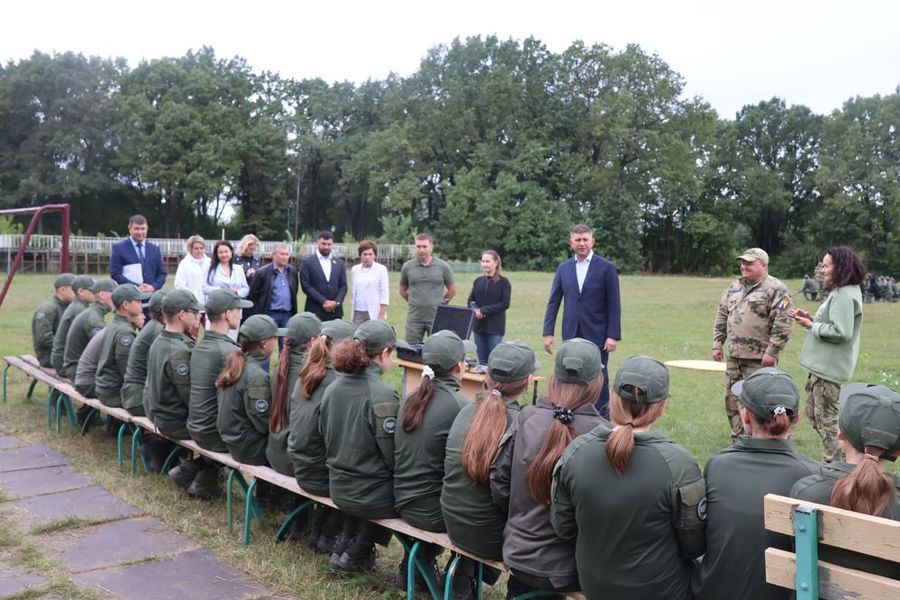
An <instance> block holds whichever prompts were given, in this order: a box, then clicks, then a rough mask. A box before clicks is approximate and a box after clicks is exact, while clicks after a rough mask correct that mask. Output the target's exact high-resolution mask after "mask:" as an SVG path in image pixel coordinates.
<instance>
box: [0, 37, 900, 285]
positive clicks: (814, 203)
mask: <svg viewBox="0 0 900 600" xmlns="http://www.w3.org/2000/svg"><path fill="white" fill-rule="evenodd" d="M684 85H685V81H684V79H683V78H682V77H681V76H680V75H679V74H678V73H676V72H675V71H674V70H672V68H671V67H669V65H667V64H666V63H665V61H664V60H663V59H662V58H661V57H659V56H657V55H653V54H647V53H646V52H644V51H643V50H642V49H641V48H640V47H638V46H635V45H630V46H627V47H626V48H624V49H622V50H618V51H617V50H614V49H613V48H611V47H610V46H607V45H604V44H596V45H586V44H584V43H582V42H577V41H576V42H574V43H573V44H572V45H571V46H570V47H569V48H567V49H566V50H565V51H563V52H560V53H554V52H551V51H549V50H548V49H547V48H546V46H545V45H544V44H542V43H541V42H540V41H539V40H537V39H534V38H528V39H525V40H512V39H510V40H505V41H503V40H500V39H498V38H496V37H471V38H467V39H465V40H461V39H456V40H454V41H453V42H452V43H451V44H449V45H438V46H435V47H433V48H432V49H430V50H429V51H428V53H427V54H426V56H425V57H424V58H423V59H422V61H421V63H420V65H419V68H418V70H417V71H416V72H415V73H413V74H412V75H410V76H409V77H400V76H398V75H395V74H391V75H389V76H388V77H386V78H385V79H383V80H369V81H366V82H365V83H362V84H358V85H357V84H353V83H348V82H337V83H327V82H325V81H323V80H321V79H304V80H301V81H295V80H292V79H288V78H284V77H280V76H278V75H277V74H273V73H271V72H267V71H263V72H255V71H254V70H253V69H251V67H250V66H249V65H248V64H247V62H246V61H245V60H244V59H242V58H240V57H234V58H228V59H225V58H220V57H217V56H216V54H215V52H214V50H213V49H212V48H207V47H204V48H201V49H200V50H198V51H196V52H194V51H191V52H188V53H187V54H185V55H184V56H181V57H171V58H162V59H158V60H150V61H144V62H141V63H140V64H138V65H137V66H135V67H133V68H131V67H129V65H128V64H127V62H126V61H125V60H124V59H121V58H101V57H95V56H83V55H81V54H77V53H72V52H67V53H64V54H53V55H49V54H45V53H42V52H35V53H34V54H33V55H32V56H31V57H30V58H28V59H25V60H21V61H19V62H9V63H8V64H6V65H4V66H0V205H2V206H3V207H4V208H5V207H18V206H32V205H39V204H45V203H50V202H69V203H70V204H72V207H73V212H72V215H73V220H74V223H73V226H74V228H75V229H76V230H77V231H81V232H83V233H84V234H87V235H91V234H98V233H99V234H106V235H113V234H123V233H124V229H125V227H124V223H125V221H126V220H127V217H128V215H129V214H132V213H134V212H142V213H144V214H146V216H147V217H148V218H149V219H150V222H151V226H152V228H153V232H152V234H153V235H159V236H167V237H177V236H182V237H187V236H188V235H190V234H192V233H201V234H205V235H208V236H211V237H217V235H218V232H219V230H220V228H221V227H222V226H223V225H222V223H223V217H226V216H230V217H231V218H230V221H229V222H228V223H227V224H226V225H225V227H226V228H227V230H228V232H229V234H230V235H239V234H242V233H245V232H254V233H256V234H257V235H259V236H260V237H262V238H267V239H284V238H285V237H291V238H294V239H298V238H301V237H302V236H304V235H306V236H309V235H310V234H311V233H312V232H314V231H317V230H320V229H332V230H334V231H335V233H336V235H337V237H338V239H362V238H366V237H370V238H380V239H384V240H388V241H393V242H398V243H403V242H407V241H409V240H411V239H412V235H413V234H414V233H415V232H416V231H420V230H427V231H430V232H432V233H433V234H434V235H435V238H436V240H437V247H438V251H439V253H440V254H441V255H443V256H447V257H451V258H457V259H465V258H477V257H478V256H479V254H480V251H481V250H482V249H483V248H484V247H492V248H494V249H496V250H497V251H499V253H500V254H501V256H503V259H504V261H505V265H506V266H507V267H511V268H516V269H548V268H552V267H553V266H554V265H555V264H556V263H557V262H558V261H559V260H561V259H562V258H563V257H565V256H566V255H567V254H568V249H567V247H566V243H565V242H566V239H567V235H568V234H567V232H568V230H569V228H570V227H571V225H572V224H574V223H576V222H587V223H590V224H591V225H592V226H593V227H594V229H595V234H594V235H595V238H596V240H597V247H598V248H599V249H600V250H601V252H602V253H603V254H604V255H606V256H608V257H610V258H611V259H612V260H613V261H614V262H615V263H616V264H617V265H618V266H619V268H620V269H622V270H623V271H637V270H644V271H649V272H660V273H704V274H719V273H726V272H733V270H734V256H735V251H736V249H739V248H744V247H749V246H761V247H763V248H765V249H767V250H768V251H769V253H770V254H771V255H772V256H773V263H774V264H773V271H775V272H777V273H779V274H782V275H800V274H801V273H802V272H804V271H809V270H810V269H811V268H812V266H813V265H814V264H815V262H816V259H817V256H819V255H820V254H821V252H822V250H823V249H824V248H826V247H827V246H828V245H831V244H835V243H846V244H849V245H851V246H853V247H854V248H856V249H857V250H858V251H859V252H860V254H861V255H862V256H864V258H865V259H866V261H867V262H868V264H869V266H870V268H871V270H873V271H876V272H892V273H896V272H897V271H900V244H898V235H900V226H898V219H900V172H898V169H900V138H898V135H900V132H898V127H900V88H898V91H897V92H896V93H894V94H892V95H889V96H879V95H876V96H872V97H856V98H852V99H849V100H847V101H846V102H845V103H844V105H843V106H842V107H841V108H840V109H839V110H835V111H834V112H833V113H832V114H830V115H818V114H815V113H813V112H812V111H811V110H809V109H808V108H807V107H804V106H787V105H786V103H785V102H784V101H783V100H781V99H779V98H773V99H771V100H766V101H761V102H758V103H756V104H748V105H746V106H744V108H742V109H741V110H740V111H739V112H738V113H737V115H736V116H735V117H734V118H733V119H726V118H722V117H720V116H719V115H717V114H716V112H715V111H714V110H713V109H712V108H711V107H710V106H709V104H708V103H707V102H705V101H704V100H703V99H702V98H699V97H693V98H687V97H685V96H684V94H683V90H684ZM48 227H52V224H48Z"/></svg>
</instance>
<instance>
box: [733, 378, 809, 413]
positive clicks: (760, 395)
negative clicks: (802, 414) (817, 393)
mask: <svg viewBox="0 0 900 600" xmlns="http://www.w3.org/2000/svg"><path fill="white" fill-rule="evenodd" d="M731 393H732V394H734V395H735V396H737V398H738V400H739V401H740V403H741V404H742V405H744V407H745V408H746V409H747V410H749V411H750V412H752V413H753V414H754V415H756V416H757V417H759V418H760V419H765V420H769V419H771V418H772V417H773V416H775V415H777V414H779V413H780V412H781V410H780V409H784V410H785V411H786V412H787V413H788V417H789V418H793V416H794V415H796V414H797V411H798V410H799V408H800V390H799V389H798V388H797V384H796V383H794V378H793V377H791V376H790V375H788V374H787V373H785V372H784V371H781V370H779V369H776V368H775V367H763V368H762V369H757V370H756V371H754V372H753V373H751V374H750V376H749V377H747V378H746V379H744V380H742V381H738V382H737V383H735V384H734V385H732V386H731Z"/></svg>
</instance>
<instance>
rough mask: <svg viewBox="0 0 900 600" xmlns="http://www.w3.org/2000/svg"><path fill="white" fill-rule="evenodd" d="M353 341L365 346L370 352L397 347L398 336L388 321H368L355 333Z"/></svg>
mask: <svg viewBox="0 0 900 600" xmlns="http://www.w3.org/2000/svg"><path fill="white" fill-rule="evenodd" d="M353 339H354V340H357V341H360V342H362V343H363V344H365V346H366V350H368V351H370V352H375V351H378V350H382V349H384V348H387V347H389V346H396V345H397V334H396V332H395V331H394V328H393V327H391V326H390V325H388V324H387V321H366V322H365V323H363V324H362V325H360V326H359V327H357V328H356V331H354V332H353Z"/></svg>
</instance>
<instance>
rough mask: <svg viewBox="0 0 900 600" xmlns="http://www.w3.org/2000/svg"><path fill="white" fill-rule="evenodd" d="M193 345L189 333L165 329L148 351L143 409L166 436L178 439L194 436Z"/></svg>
mask: <svg viewBox="0 0 900 600" xmlns="http://www.w3.org/2000/svg"><path fill="white" fill-rule="evenodd" d="M193 347H194V340H192V339H191V338H189V337H188V336H186V335H184V334H183V333H174V332H171V331H166V330H165V329H163V331H162V332H161V333H160V334H159V336H158V337H157V338H156V340H154V342H153V345H152V346H150V352H149V353H148V354H147V384H146V394H144V412H145V413H146V415H147V416H148V417H150V420H151V421H153V424H154V425H156V427H157V429H159V430H160V431H161V432H162V433H163V435H166V436H168V437H170V438H174V439H176V440H186V439H189V438H190V437H191V436H190V434H189V433H188V430H187V418H188V405H189V404H190V401H191V350H192V349H193Z"/></svg>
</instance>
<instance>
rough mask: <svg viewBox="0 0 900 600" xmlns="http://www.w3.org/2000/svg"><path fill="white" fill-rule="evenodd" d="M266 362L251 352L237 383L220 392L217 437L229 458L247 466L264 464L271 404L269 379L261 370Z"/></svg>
mask: <svg viewBox="0 0 900 600" xmlns="http://www.w3.org/2000/svg"><path fill="white" fill-rule="evenodd" d="M267 358H268V357H266V356H263V355H262V354H259V353H256V352H254V353H253V354H251V355H250V356H248V357H247V362H246V363H245V364H244V372H243V373H242V374H241V378H240V380H239V381H238V382H237V383H235V384H234V385H230V386H228V387H226V388H222V389H220V390H219V417H218V420H217V425H218V428H219V435H220V436H222V441H223V442H225V446H226V447H227V448H228V451H229V452H230V453H231V456H232V457H233V458H234V459H235V460H236V461H238V462H242V463H244V464H247V465H264V464H266V438H267V437H268V435H269V404H270V403H271V401H272V388H271V387H270V386H269V375H268V373H266V372H265V370H263V363H264V362H266V359H267Z"/></svg>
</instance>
